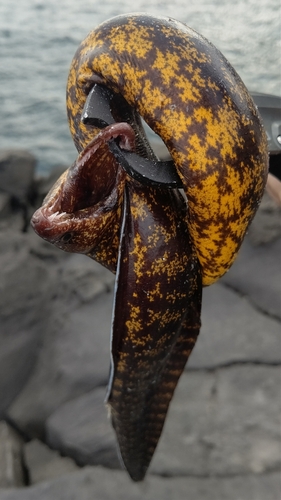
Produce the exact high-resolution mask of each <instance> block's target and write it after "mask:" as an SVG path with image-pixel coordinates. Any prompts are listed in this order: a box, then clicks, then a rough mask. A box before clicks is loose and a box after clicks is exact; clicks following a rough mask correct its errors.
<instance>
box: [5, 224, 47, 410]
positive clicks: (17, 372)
mask: <svg viewBox="0 0 281 500" xmlns="http://www.w3.org/2000/svg"><path fill="white" fill-rule="evenodd" d="M29 240H30V237H29V235H27V234H23V233H16V232H14V231H13V230H7V231H5V232H4V233H1V249H0V263H1V281H0V295H1V301H0V345H1V349H0V418H1V415H3V414H4V412H5V410H6V408H7V407H8V406H9V405H10V404H11V402H12V401H13V399H14V398H15V396H16V395H17V394H18V393H19V391H20V390H21V389H22V387H23V386H24V384H25V382H26V380H27V378H28V377H29V375H30V373H31V371H32V368H33V365H34V363H35V360H36V356H37V353H38V350H39V348H40V343H41V342H42V339H43V337H44V334H45V331H46V330H47V328H48V315H49V307H48V303H47V302H46V301H45V295H47V294H48V291H49V289H50V283H51V273H48V271H47V269H46V267H45V266H44V264H43V263H42V262H41V261H40V260H39V259H37V258H36V257H35V256H34V255H31V254H30V251H29V250H30V247H29Z"/></svg>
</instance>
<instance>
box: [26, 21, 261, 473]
mask: <svg viewBox="0 0 281 500" xmlns="http://www.w3.org/2000/svg"><path fill="white" fill-rule="evenodd" d="M96 92H98V95H99V96H101V97H100V98H94V100H93V102H92V101H91V102H90V97H89V96H90V95H91V93H93V94H95V93H96ZM91 99H92V96H91ZM99 99H100V100H99ZM91 103H92V104H91ZM93 103H94V104H93ZM91 105H92V107H91ZM100 105H101V108H100ZM89 110H90V111H89ZM67 111H68V119H69V126H70V131H71V134H72V137H73V140H74V142H75V145H76V147H77V150H78V152H79V156H78V159H77V161H76V162H75V163H74V165H72V166H71V167H70V168H69V169H68V170H67V171H66V172H65V173H64V174H63V175H62V177H61V178H60V179H59V180H58V182H57V183H56V185H55V186H54V187H53V189H52V190H51V192H50V193H49V195H48V196H47V198H46V199H45V200H44V202H43V205H42V207H41V208H40V209H39V210H38V211H37V212H36V213H35V214H34V216H33V218H32V225H33V227H34V229H35V231H36V232H37V233H38V234H39V235H40V236H41V237H43V238H45V239H46V240H48V241H50V242H51V243H53V244H55V245H56V246H58V247H59V248H61V249H63V250H66V251H70V252H80V253H84V254H86V255H88V256H89V257H91V258H93V259H95V260H96V261H97V262H99V263H101V264H102V265H103V266H105V267H107V268H108V269H110V270H111V271H112V272H114V273H116V286H115V298H114V312H113V320H112V341H111V374H110V380H109V386H108V394H107V404H108V406H109V409H110V414H111V419H112V424H113V427H114V429H115V431H116V435H117V440H118V444H119V449H120V454H121V457H122V461H123V463H124V465H125V467H126V468H127V470H128V472H129V474H130V476H131V478H132V479H133V480H135V481H139V480H142V479H143V478H144V476H145V474H146V471H147V468H148V466H149V464H150V461H151V459H152V456H153V454H154V451H155V448H156V445H157V442H158V440H159V437H160V435H161V431H162V428H163V424H164V421H165V417H166V414H167V410H168V407H169V403H170V401H171V398H172V396H173V392H174V390H175V387H176V385H177V382H178V379H179V377H180V375H181V373H182V371H183V369H184V366H185V364H186V361H187V359H188V357H189V354H190V352H191V351H192V348H193V346H194V344H195V342H196V338H197V336H198V333H199V329H200V309H201V294H202V287H203V286H206V285H210V284H212V283H214V282H215V281H216V280H217V279H219V278H220V277H221V276H222V275H223V274H224V273H225V272H226V271H227V270H228V269H229V267H230V266H231V264H232V263H233V261H234V259H235V257H236V255H237V252H238V250H239V247H240V245H241V243H242V241H243V237H244V235H245V233H246V231H247V228H248V226H249V224H250V222H251V220H252V219H253V217H254V214H255V212H256V210H257V208H258V205H259V202H260V200H261V197H262V194H263V190H264V187H265V183H266V178H267V168H268V153H267V141H266V135H265V132H264V130H263V127H262V125H261V120H260V117H259V114H258V112H257V109H256V107H255V105H254V103H253V101H252V99H251V97H250V95H249V93H248V91H247V89H246V88H245V86H244V84H243V83H242V81H241V79H240V77H239V76H238V75H237V73H236V72H235V70H234V69H233V68H232V67H231V66H230V64H229V63H228V62H227V60H226V59H225V58H224V56H223V55H222V54H221V53H220V52H219V51H218V50H217V49H216V48H215V47H214V46H213V45H212V44H211V43H209V42H208V41H207V40H206V39H205V38H203V37H202V36H200V35H199V34H198V33H196V32H195V31H194V30H192V29H191V28H189V27H187V26H186V25H184V24H182V23H179V22H177V21H175V20H173V19H170V18H169V19H168V18H156V17H153V16H150V15H146V14H129V15H122V16H117V17H115V18H113V19H111V20H109V21H106V22H104V23H103V24H101V25H100V26H98V27H97V28H96V29H95V30H94V31H92V32H91V33H90V34H89V35H88V36H87V37H86V38H85V40H84V41H83V42H82V43H81V45H80V46H79V48H78V50H77V52H76V54H75V56H74V58H73V61H72V64H71V68H70V72H69V78H68V83H67ZM140 117H142V118H143V119H144V120H145V121H146V123H147V124H148V125H149V126H150V127H151V128H152V130H153V131H154V132H155V133H156V134H158V135H159V136H160V137H161V138H162V140H163V141H164V143H165V144H166V146H167V148H168V150H169V152H170V155H171V158H172V162H171V166H170V173H171V175H172V177H173V176H174V177H173V179H174V178H177V179H178V180H176V181H175V183H174V180H172V181H171V183H170V184H169V182H168V181H163V182H161V180H160V177H161V172H164V164H163V165H162V164H161V162H158V159H157V158H156V157H155V155H154V152H153V151H152V149H151V147H150V145H149V143H148V141H147V139H146V136H145V133H144V130H143V127H142V123H141V120H140ZM128 158H129V160H128V162H127V159H128ZM133 160H134V162H135V163H134V165H135V167H136V166H137V164H138V163H139V164H140V166H142V164H144V165H148V166H149V165H150V166H152V168H151V172H150V173H149V172H148V174H147V175H146V173H144V174H140V175H135V167H132V168H131V170H130V165H132V163H131V162H132V161H133ZM145 162H146V163H145ZM126 165H127V167H128V165H129V169H128V168H126ZM162 166H163V170H162ZM153 168H155V172H158V173H157V175H156V179H155V181H154V180H153ZM173 171H174V172H173ZM144 172H146V171H145V170H144ZM150 174H151V175H150Z"/></svg>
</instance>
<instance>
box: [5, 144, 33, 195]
mask: <svg viewBox="0 0 281 500" xmlns="http://www.w3.org/2000/svg"><path fill="white" fill-rule="evenodd" d="M35 166H36V158H35V157H34V156H33V155H32V154H31V153H29V152H28V151H25V150H21V149H19V150H5V149H4V150H0V191H3V192H4V193H8V194H9V195H11V196H13V197H14V198H16V199H17V200H19V201H22V202H26V199H27V197H28V195H29V194H30V192H31V189H32V186H33V183H34V172H35Z"/></svg>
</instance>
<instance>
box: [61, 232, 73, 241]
mask: <svg viewBox="0 0 281 500" xmlns="http://www.w3.org/2000/svg"><path fill="white" fill-rule="evenodd" d="M72 237H73V233H70V232H69V231H68V232H66V233H64V234H63V235H62V237H61V238H60V241H61V243H71V241H72Z"/></svg>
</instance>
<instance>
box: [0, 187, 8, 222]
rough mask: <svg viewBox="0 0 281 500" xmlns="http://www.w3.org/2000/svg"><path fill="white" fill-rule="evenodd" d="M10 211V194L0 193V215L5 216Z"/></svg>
mask: <svg viewBox="0 0 281 500" xmlns="http://www.w3.org/2000/svg"><path fill="white" fill-rule="evenodd" d="M9 213H10V195H9V194H8V193H0V217H1V219H2V218H3V217H7V216H8V215H9Z"/></svg>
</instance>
